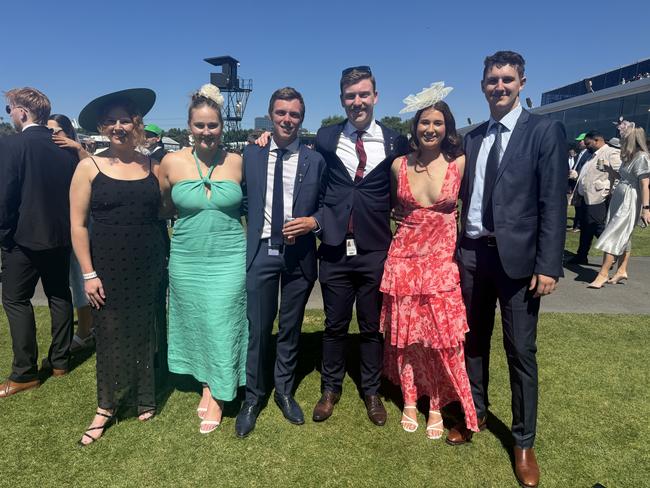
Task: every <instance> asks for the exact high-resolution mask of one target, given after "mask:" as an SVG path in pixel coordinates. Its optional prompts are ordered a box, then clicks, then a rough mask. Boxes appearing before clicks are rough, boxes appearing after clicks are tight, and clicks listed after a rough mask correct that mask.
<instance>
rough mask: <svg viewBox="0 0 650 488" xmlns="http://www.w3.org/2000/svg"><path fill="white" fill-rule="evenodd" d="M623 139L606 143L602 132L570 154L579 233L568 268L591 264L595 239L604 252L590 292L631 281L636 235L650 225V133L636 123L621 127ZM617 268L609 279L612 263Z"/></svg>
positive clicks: (582, 137)
mask: <svg viewBox="0 0 650 488" xmlns="http://www.w3.org/2000/svg"><path fill="white" fill-rule="evenodd" d="M618 130H619V133H620V135H621V138H620V139H619V138H611V139H609V140H608V141H607V142H605V138H604V136H603V135H602V134H601V133H600V132H598V131H595V130H594V131H590V132H586V133H583V134H580V135H579V136H578V137H577V138H576V142H577V144H578V150H579V151H580V152H579V153H578V154H576V152H575V151H574V150H570V151H569V201H570V203H571V205H573V206H574V207H575V217H574V220H573V228H572V230H573V232H580V244H579V246H578V250H577V252H576V255H575V256H574V257H572V258H571V259H570V260H569V261H568V263H569V264H572V265H584V264H588V254H589V250H590V248H591V245H592V242H593V239H594V238H596V239H598V240H597V242H596V249H598V250H600V251H603V253H604V256H603V261H602V266H601V268H600V270H599V272H598V275H597V276H596V278H595V279H594V280H593V281H592V282H591V283H589V285H588V287H589V288H592V289H600V288H602V287H603V286H604V285H605V284H618V283H622V282H624V281H625V280H627V279H628V274H627V271H628V264H629V259H630V253H631V249H632V244H631V238H632V232H633V231H634V229H635V227H636V226H637V225H639V226H641V227H646V226H647V225H648V223H650V206H649V202H650V185H649V182H650V159H649V157H648V144H647V140H646V133H645V131H644V129H643V128H642V127H636V126H635V124H634V123H633V122H628V121H624V120H621V121H619V123H618ZM615 263H616V265H617V269H616V271H615V273H614V274H613V275H612V276H611V277H610V276H609V273H610V270H611V269H612V267H613V266H614V264H615Z"/></svg>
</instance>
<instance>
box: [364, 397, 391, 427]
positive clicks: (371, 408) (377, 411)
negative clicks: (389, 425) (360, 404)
mask: <svg viewBox="0 0 650 488" xmlns="http://www.w3.org/2000/svg"><path fill="white" fill-rule="evenodd" d="M363 401H364V402H365V403H366V411H367V412H368V418H369V419H370V421H371V422H372V423H373V424H375V425H378V426H380V427H381V426H382V425H384V424H385V423H386V417H387V414H386V409H385V408H384V404H383V403H381V398H379V395H366V396H365V398H364V399H363Z"/></svg>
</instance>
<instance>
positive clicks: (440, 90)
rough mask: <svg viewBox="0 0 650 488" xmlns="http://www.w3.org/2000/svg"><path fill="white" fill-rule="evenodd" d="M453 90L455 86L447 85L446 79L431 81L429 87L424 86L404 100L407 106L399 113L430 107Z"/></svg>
mask: <svg viewBox="0 0 650 488" xmlns="http://www.w3.org/2000/svg"><path fill="white" fill-rule="evenodd" d="M452 90H453V88H452V87H451V86H445V82H444V81H436V82H435V83H431V86H430V87H429V88H424V89H423V90H422V91H421V92H420V93H418V94H417V95H413V94H411V95H409V96H408V97H406V98H405V99H404V100H402V101H403V102H404V104H405V105H406V106H405V107H404V108H403V109H402V110H400V111H399V113H401V114H405V113H408V112H417V111H418V110H421V109H423V108H426V107H430V106H431V105H433V104H434V103H437V102H439V101H440V100H442V99H443V98H445V97H446V96H447V95H449V92H451V91H452Z"/></svg>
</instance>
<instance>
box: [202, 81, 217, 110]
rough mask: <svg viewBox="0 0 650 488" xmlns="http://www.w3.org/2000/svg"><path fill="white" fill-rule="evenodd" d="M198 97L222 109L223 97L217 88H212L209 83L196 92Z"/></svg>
mask: <svg viewBox="0 0 650 488" xmlns="http://www.w3.org/2000/svg"><path fill="white" fill-rule="evenodd" d="M197 94H198V95H200V96H202V97H205V98H208V99H210V100H212V101H213V102H214V103H216V104H217V105H219V108H221V107H223V95H222V94H221V91H220V90H219V88H217V87H216V86H214V85H213V84H211V83H206V84H205V85H203V86H202V87H201V88H199V91H198V92H197Z"/></svg>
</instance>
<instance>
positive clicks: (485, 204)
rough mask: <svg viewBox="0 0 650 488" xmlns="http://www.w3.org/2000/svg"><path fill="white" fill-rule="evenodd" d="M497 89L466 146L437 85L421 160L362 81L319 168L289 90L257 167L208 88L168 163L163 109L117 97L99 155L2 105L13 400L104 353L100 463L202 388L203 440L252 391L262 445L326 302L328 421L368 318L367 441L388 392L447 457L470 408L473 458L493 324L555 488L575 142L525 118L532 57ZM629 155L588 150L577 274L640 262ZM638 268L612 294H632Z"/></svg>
mask: <svg viewBox="0 0 650 488" xmlns="http://www.w3.org/2000/svg"><path fill="white" fill-rule="evenodd" d="M482 75H483V76H482V82H481V89H482V92H483V94H484V96H485V99H486V101H487V108H488V109H489V113H490V117H489V120H488V121H487V122H485V123H483V124H481V125H480V126H479V127H477V128H475V129H474V130H473V131H472V132H470V133H469V134H467V135H466V136H465V137H464V139H463V138H461V137H460V136H459V135H458V134H457V132H456V126H455V120H454V116H453V114H452V111H451V109H450V107H449V106H448V105H447V104H446V103H445V102H444V101H443V99H444V98H445V96H446V95H447V93H448V92H449V91H450V90H451V88H450V87H445V86H444V83H442V82H438V83H434V84H432V85H431V86H430V87H429V88H426V89H424V90H422V91H421V92H419V93H417V94H415V95H409V96H408V97H406V98H405V99H404V102H405V105H406V106H405V108H404V110H403V112H409V111H410V112H415V117H414V119H413V125H412V129H411V134H410V141H409V140H407V138H406V137H404V136H402V135H400V134H398V133H396V132H395V131H393V130H391V129H389V128H387V127H385V126H384V125H382V124H381V123H379V122H377V121H376V120H375V118H374V106H375V104H376V103H377V101H378V95H377V87H376V80H375V77H374V76H373V73H372V70H371V68H370V67H369V66H355V67H350V68H347V69H345V70H343V72H342V73H341V78H340V85H339V88H340V102H341V106H342V107H343V109H344V111H345V114H346V119H345V121H343V122H342V123H339V124H336V125H332V126H329V127H324V128H321V129H320V130H319V131H318V134H317V136H316V143H315V147H314V148H313V149H312V148H309V147H307V146H306V145H303V144H301V142H300V139H299V137H298V135H299V129H300V126H301V124H302V121H303V119H304V115H305V102H304V100H303V97H302V95H301V94H300V93H299V92H298V91H297V90H295V89H294V88H291V87H285V88H281V89H278V90H276V91H275V92H274V93H273V94H272V95H271V97H270V101H269V108H268V111H269V116H270V118H271V120H272V122H273V132H272V134H271V133H264V134H262V135H261V136H260V137H259V138H258V139H257V140H256V141H254V143H252V144H250V145H248V146H247V147H246V148H245V150H244V152H243V155H239V154H236V153H233V152H228V151H227V150H224V149H223V146H222V144H221V140H222V135H223V117H222V112H221V111H222V107H223V103H224V100H223V96H222V95H221V94H220V92H219V90H218V89H217V88H216V87H215V86H213V85H205V86H203V87H201V88H200V89H199V90H197V91H196V92H195V93H194V94H193V95H192V97H191V101H190V103H189V109H188V127H189V131H190V133H191V135H192V140H193V145H192V147H188V148H184V149H182V150H180V151H177V152H173V153H169V154H165V153H164V150H163V148H162V147H161V145H160V137H161V132H162V131H161V130H160V128H158V127H157V126H154V125H147V126H145V124H144V121H143V118H144V117H145V116H146V114H147V113H148V112H149V110H150V109H151V108H152V106H153V105H154V103H155V98H156V96H155V93H154V92H153V91H152V90H149V89H130V90H122V91H119V92H113V93H109V94H107V95H104V96H101V97H99V98H97V99H95V100H93V101H91V102H90V103H88V104H87V105H86V106H85V107H84V109H83V110H82V111H81V113H80V115H79V118H78V120H79V123H80V125H81V127H83V128H84V129H86V130H88V131H98V132H99V133H100V134H102V135H104V136H106V137H107V138H108V139H109V141H110V145H109V147H108V148H107V149H106V150H105V151H104V152H101V153H99V154H91V153H90V151H89V149H88V148H84V147H82V145H80V144H79V142H78V141H77V139H76V135H75V133H74V130H73V128H72V126H71V124H70V123H69V119H67V118H66V117H62V116H50V110H51V109H50V102H49V100H48V98H47V97H46V96H45V95H44V94H43V93H41V92H39V91H38V90H36V89H33V88H21V89H14V90H10V91H8V92H7V93H6V98H7V103H8V104H7V106H6V111H7V113H8V114H9V115H10V117H11V119H12V121H13V123H14V126H15V127H16V129H17V131H18V133H17V134H15V135H11V136H7V137H5V138H3V139H0V244H1V247H2V266H3V283H2V284H3V286H2V303H3V306H4V310H5V313H6V314H7V317H8V320H9V326H10V332H11V337H12V344H13V353H14V359H13V363H12V370H11V374H10V376H9V379H8V380H7V381H5V382H4V383H2V384H1V385H0V401H2V400H1V399H3V398H6V397H9V396H12V395H15V394H18V393H21V392H24V391H27V390H30V389H32V388H35V387H38V386H39V385H40V383H41V379H42V378H43V376H42V371H43V370H45V371H47V372H50V373H51V374H52V375H53V376H55V377H58V376H63V375H65V374H68V372H69V370H70V354H71V351H74V350H75V348H84V347H88V346H89V345H90V344H89V343H90V342H92V341H93V340H94V342H95V347H96V371H97V410H96V412H95V416H94V418H93V419H92V421H91V423H90V426H89V427H88V429H87V430H86V431H85V432H84V433H83V435H82V437H81V439H80V440H79V444H81V445H82V446H86V445H88V444H91V443H93V442H95V441H97V440H98V439H99V438H100V437H101V436H102V435H103V434H104V433H105V431H106V429H107V428H108V427H109V426H110V425H111V424H112V423H113V422H114V421H115V419H116V416H117V412H118V410H121V409H123V408H130V409H131V411H132V412H134V413H135V415H137V418H138V419H139V420H140V421H142V422H146V421H149V420H150V419H152V418H153V417H154V416H155V415H156V413H157V409H158V404H157V396H156V392H157V391H159V390H160V388H161V382H163V381H164V379H165V374H166V373H167V371H170V372H172V373H177V374H184V375H190V376H191V377H193V378H194V379H195V380H196V382H197V386H198V385H200V388H201V396H200V399H199V401H198V404H197V407H196V413H197V416H198V417H199V419H200V423H199V432H200V433H201V434H209V433H210V432H213V431H214V430H215V429H217V428H218V426H219V425H220V424H221V420H222V414H223V408H224V402H229V401H233V400H235V399H237V398H238V391H239V389H240V388H242V387H243V389H244V396H243V401H242V403H241V407H240V410H239V413H238V415H237V418H236V421H235V426H234V430H235V434H236V435H237V436H238V437H240V438H244V437H247V436H249V435H250V434H251V433H252V432H253V431H254V429H255V426H256V422H257V419H258V416H259V414H260V411H261V409H262V408H263V406H264V405H265V404H266V400H267V399H268V397H269V396H270V394H271V392H272V391H273V390H274V393H273V399H274V401H275V403H276V404H277V405H278V407H279V408H280V410H281V411H282V414H283V415H284V417H285V418H286V419H287V421H288V422H290V423H291V424H296V425H300V424H303V423H304V422H305V419H304V414H303V411H302V408H301V406H300V405H299V404H298V402H297V401H296V400H295V398H294V392H295V389H296V388H297V386H298V385H297V384H296V366H297V360H298V352H299V338H300V333H301V327H302V323H303V318H304V311H305V307H306V304H307V299H308V297H309V295H310V293H311V291H312V288H313V285H314V282H315V281H316V279H318V280H319V281H320V285H321V289H322V294H323V302H324V313H325V324H324V334H323V342H322V364H321V368H320V372H321V396H320V399H319V400H318V401H317V402H316V404H315V406H314V408H313V413H312V419H313V421H315V422H323V421H326V420H327V419H328V418H329V417H331V416H332V415H333V414H334V411H335V408H336V404H337V403H338V401H339V399H340V398H341V394H342V390H343V380H344V377H345V372H346V354H345V349H346V343H347V336H348V329H349V326H350V321H351V319H352V315H353V308H354V305H355V303H356V318H357V322H358V326H359V343H360V345H359V361H360V365H359V366H360V368H359V369H360V385H359V386H360V390H361V391H362V393H363V402H364V405H365V409H366V413H367V416H368V418H369V420H370V421H371V422H372V423H373V424H375V425H377V426H383V425H384V424H385V423H386V422H387V412H386V409H385V407H384V405H383V402H382V400H381V397H380V385H381V378H382V375H383V376H385V377H386V378H387V379H388V380H390V381H391V382H392V383H394V384H396V385H398V386H399V387H400V388H401V391H402V395H403V406H402V415H401V419H400V424H401V426H402V428H403V429H404V431H406V432H408V433H412V432H415V431H416V430H418V428H419V421H418V420H419V419H418V418H419V415H420V414H419V411H418V408H417V402H418V401H419V400H420V399H421V398H426V399H427V401H428V409H427V414H426V416H425V422H426V427H425V428H424V431H425V435H426V437H427V438H429V439H432V440H435V439H440V438H442V437H443V436H444V424H443V417H442V413H441V409H442V407H444V406H446V405H448V404H450V403H453V402H458V404H459V405H460V407H461V410H462V414H461V415H462V418H459V419H457V420H458V421H457V422H455V424H454V426H453V427H452V428H451V429H449V431H448V432H447V435H446V439H445V440H446V442H447V444H449V445H452V446H456V445H461V444H465V443H467V442H469V441H470V440H471V439H472V436H473V435H475V434H477V433H478V432H480V431H482V430H484V429H485V428H486V427H489V422H488V420H489V417H488V407H489V402H488V386H489V367H490V350H491V345H490V344H491V337H492V331H493V327H494V319H495V309H496V304H497V302H498V303H499V307H500V310H501V323H502V327H503V332H504V333H503V344H504V348H505V350H506V357H507V361H508V366H509V374H510V388H511V403H512V416H513V418H512V437H513V444H514V447H513V457H514V471H515V476H516V478H517V480H518V481H519V483H520V484H521V485H522V486H537V484H538V483H539V476H540V474H539V467H538V464H537V460H536V456H535V450H534V444H535V437H536V430H537V405H538V373H537V371H538V367H537V359H536V350H537V344H536V332H537V321H538V312H539V309H540V300H541V297H542V296H545V295H548V294H550V293H552V292H553V291H554V289H555V287H556V284H557V282H558V279H559V278H560V277H561V276H562V275H563V263H562V258H563V250H564V242H565V223H566V211H567V199H566V177H567V168H566V164H567V163H566V154H567V152H568V147H567V142H566V134H565V130H564V127H563V125H562V124H561V123H560V122H558V121H554V120H551V119H550V118H547V117H544V116H540V115H535V114H531V113H529V112H528V111H526V110H524V109H523V107H522V105H521V103H520V92H521V90H522V89H523V88H524V86H525V84H526V76H525V61H524V59H523V57H522V56H521V55H520V54H518V53H515V52H512V51H499V52H496V53H495V54H493V55H491V56H488V57H486V58H485V61H484V65H483V73H482ZM621 137H622V140H621V146H622V149H621V151H620V157H619V152H618V150H616V151H615V150H614V149H613V148H610V147H609V146H607V145H606V144H605V143H604V140H603V138H602V136H601V135H600V134H598V133H596V132H590V133H587V134H585V135H584V137H583V138H582V139H581V141H580V142H581V144H584V146H585V148H584V150H581V151H580V153H579V154H576V155H575V157H574V160H573V162H572V163H570V164H571V168H570V169H571V172H570V178H572V180H575V184H574V187H575V191H574V197H575V199H576V201H575V202H574V204H576V205H577V206H578V208H579V209H580V212H579V213H580V222H581V227H580V228H581V247H580V249H579V250H578V254H577V255H576V257H575V262H577V263H584V262H585V261H586V256H587V252H588V249H589V247H590V245H591V241H592V239H593V237H594V236H600V239H599V241H598V243H597V246H598V247H599V249H602V250H603V251H605V252H606V253H607V256H613V257H619V256H625V255H626V253H628V254H629V235H630V233H631V230H632V228H633V227H634V224H635V223H636V222H637V220H638V219H639V218H641V219H642V221H644V222H645V223H647V222H648V221H649V220H650V213H648V208H649V207H648V197H649V195H648V192H647V176H648V173H650V170H649V169H648V156H647V148H646V146H645V142H644V141H645V139H644V137H645V134H644V133H643V129H640V128H634V127H632V128H630V127H629V125H627V126H624V124H623V123H622V124H621ZM143 146H144V147H145V148H146V150H144V151H142V150H140V148H141V147H143ZM585 155H587V156H585ZM614 179H616V180H618V185H617V186H616V189H615V190H614V193H613V196H612V197H611V198H610V197H609V194H610V189H611V188H612V187H613V186H614V185H613V181H614ZM459 199H460V200H461V201H462V203H463V205H462V211H461V212H460V215H458V210H457V209H458V204H457V203H458V200H459ZM578 200H579V203H577V201H578ZM608 200H610V203H609V213H610V218H609V224H608V225H607V226H606V227H605V225H604V223H605V221H606V220H607V219H606V214H607V203H606V202H607V201H608ZM391 214H392V215H393V217H394V219H395V221H396V222H397V230H396V231H395V232H394V233H393V231H392V230H391ZM172 216H174V217H175V218H176V219H177V220H176V223H175V225H174V228H173V232H172V234H171V241H170V238H169V234H168V229H167V226H166V225H165V221H166V219H168V218H170V217H172ZM242 217H244V218H245V219H246V226H245V227H244V225H243V223H242ZM457 222H459V224H460V231H459V230H458V227H457ZM610 225H611V226H612V227H611V230H610ZM621 229H624V231H625V232H624V233H622V230H621ZM317 239H318V240H320V245H319V246H317ZM71 247H72V249H73V251H74V252H71ZM71 260H72V262H71ZM624 260H625V258H623V261H624ZM610 261H611V259H610V258H609V257H607V259H606V260H605V263H604V265H603V266H605V264H607V263H610ZM621 269H623V271H624V270H625V268H624V267H623V268H621V267H619V271H618V272H617V273H618V274H616V275H614V276H613V277H612V278H611V280H614V281H620V280H621V279H624V275H623V271H621ZM606 271H607V270H606ZM603 276H604V275H603ZM39 278H40V279H41V281H42V283H43V289H44V291H45V294H46V295H47V297H48V303H49V306H50V311H51V320H52V343H51V347H50V350H49V351H48V354H47V359H46V360H45V362H44V364H43V365H42V367H41V370H40V371H39V365H38V362H37V359H38V350H37V344H36V324H35V321H34V314H33V310H32V307H31V304H30V299H31V298H32V297H33V295H34V290H35V286H36V283H37V281H38V279H39ZM607 279H610V278H609V277H607ZM70 284H72V290H73V291H72V293H73V295H74V297H76V298H75V306H77V308H78V314H79V318H80V321H79V328H78V330H77V333H76V335H75V334H73V330H72V326H73V301H72V296H71V292H70V288H69V285H70ZM593 285H594V286H595V285H598V283H596V282H595V283H594V284H593ZM167 296H168V301H167ZM167 303H168V306H167ZM278 314H279V324H278V332H277V340H276V341H273V340H272V330H273V324H274V321H275V319H276V316H278ZM82 317H83V319H82ZM91 329H94V335H93V334H92V333H91ZM90 337H93V339H90ZM350 455H354V453H351V454H350Z"/></svg>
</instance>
